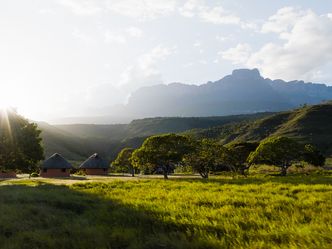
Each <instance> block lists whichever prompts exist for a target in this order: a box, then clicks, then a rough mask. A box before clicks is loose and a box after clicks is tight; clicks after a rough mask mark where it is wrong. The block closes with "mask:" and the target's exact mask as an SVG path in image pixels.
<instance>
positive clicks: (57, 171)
mask: <svg viewBox="0 0 332 249" xmlns="http://www.w3.org/2000/svg"><path fill="white" fill-rule="evenodd" d="M40 168H41V171H40V176H42V177H69V176H70V169H72V165H71V164H70V163H69V162H68V161H67V160H66V159H64V158H63V157H62V156H61V155H60V154H58V153H55V154H53V155H52V156H50V157H49V158H48V159H46V160H45V161H44V162H43V164H42V165H41V167H40Z"/></svg>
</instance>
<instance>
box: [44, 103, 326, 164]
mask: <svg viewBox="0 0 332 249" xmlns="http://www.w3.org/2000/svg"><path fill="white" fill-rule="evenodd" d="M331 124H332V103H325V104H320V105H314V106H306V107H302V108H299V109H296V110H293V111H287V112H281V113H276V114H271V113H259V114H251V115H249V114H248V115H236V116H225V117H201V118H194V117H192V118H181V117H173V118H172V117H165V118H160V117H159V118H145V119H139V120H134V121H132V122H131V123H130V124H119V125H87V124H76V125H56V126H52V125H49V124H46V123H39V127H40V129H41V130H42V131H43V132H42V137H43V143H44V147H45V154H46V156H49V155H50V154H52V153H55V152H58V153H61V154H62V155H63V156H65V157H66V158H68V159H69V160H73V161H77V160H83V159H84V158H86V157H87V156H89V155H91V154H92V153H94V152H98V153H100V154H101V155H103V156H104V157H106V158H108V159H110V160H112V159H114V158H115V156H116V155H117V153H118V152H119V151H120V150H121V149H122V148H124V147H128V146H129V147H138V146H140V145H141V143H142V142H143V141H144V139H145V138H146V137H148V136H151V135H155V134H161V133H169V132H174V133H181V132H183V133H184V134H190V135H192V136H194V137H197V138H206V137H207V138H214V139H218V140H220V142H222V143H223V144H227V143H231V142H234V141H260V140H262V139H264V138H266V137H268V136H271V135H284V136H290V137H294V138H296V139H298V140H301V141H303V142H307V143H312V144H315V145H317V146H318V147H319V148H320V149H321V150H322V151H323V152H325V153H327V154H328V155H331V154H332V125H331Z"/></svg>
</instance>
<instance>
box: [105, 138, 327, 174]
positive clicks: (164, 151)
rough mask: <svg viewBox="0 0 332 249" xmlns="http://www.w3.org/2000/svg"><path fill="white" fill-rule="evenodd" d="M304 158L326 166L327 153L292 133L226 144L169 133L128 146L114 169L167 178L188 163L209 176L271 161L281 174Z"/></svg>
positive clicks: (241, 169) (245, 168) (117, 160)
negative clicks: (290, 134)
mask: <svg viewBox="0 0 332 249" xmlns="http://www.w3.org/2000/svg"><path fill="white" fill-rule="evenodd" d="M301 161H303V162H307V163H309V164H312V165H314V166H323V165H324V164H325V157H324V155H323V154H322V153H321V152H320V151H319V150H318V149H317V148H315V147H314V146H313V145H311V144H301V143H298V142H297V141H296V140H294V139H291V138H288V137H281V136H278V137H269V138H267V139H265V140H263V141H261V142H260V143H258V142H241V143H232V144H229V145H227V146H224V145H221V144H220V143H218V142H217V141H214V140H209V139H202V140H196V139H193V138H190V137H188V136H183V135H176V134H165V135H157V136H151V137H149V138H147V139H146V140H145V141H144V143H143V145H142V146H141V147H140V148H138V149H132V148H124V149H123V150H122V151H121V152H120V153H119V154H118V156H117V158H116V160H115V161H114V162H113V163H112V164H111V169H112V170H113V171H115V172H123V173H128V172H129V173H131V174H132V175H133V176H134V174H135V172H136V173H137V172H141V173H143V174H155V173H160V174H163V175H164V178H165V179H167V178H168V175H169V174H170V173H171V172H174V170H175V169H179V168H181V167H185V168H187V169H190V170H191V171H192V172H194V173H199V174H200V175H201V176H202V177H203V178H208V176H209V174H211V173H216V172H219V171H223V170H228V171H232V172H235V173H239V174H242V175H246V174H248V172H249V169H250V167H251V166H252V165H254V164H267V165H273V166H277V167H279V168H280V173H281V175H286V174H287V170H288V168H289V167H290V166H291V165H292V164H294V163H297V162H301Z"/></svg>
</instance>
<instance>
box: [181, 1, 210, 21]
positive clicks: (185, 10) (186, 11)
mask: <svg viewBox="0 0 332 249" xmlns="http://www.w3.org/2000/svg"><path fill="white" fill-rule="evenodd" d="M203 6H204V2H203V1H201V0H188V1H186V2H185V3H184V5H183V6H182V7H180V8H179V13H180V14H181V15H182V16H184V17H194V16H196V14H197V13H196V12H197V11H199V10H200V9H202V8H203Z"/></svg>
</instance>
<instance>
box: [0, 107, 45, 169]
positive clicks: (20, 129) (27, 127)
mask: <svg viewBox="0 0 332 249" xmlns="http://www.w3.org/2000/svg"><path fill="white" fill-rule="evenodd" d="M40 133H41V131H40V130H38V128H37V125H36V124H35V123H30V122H29V121H28V120H27V119H25V118H23V117H22V116H20V115H18V114H17V113H16V111H15V110H11V109H10V110H0V173H1V172H11V171H17V172H25V173H32V172H36V171H38V162H39V161H40V160H42V159H44V150H43V147H42V145H41V141H42V139H41V137H40Z"/></svg>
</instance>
